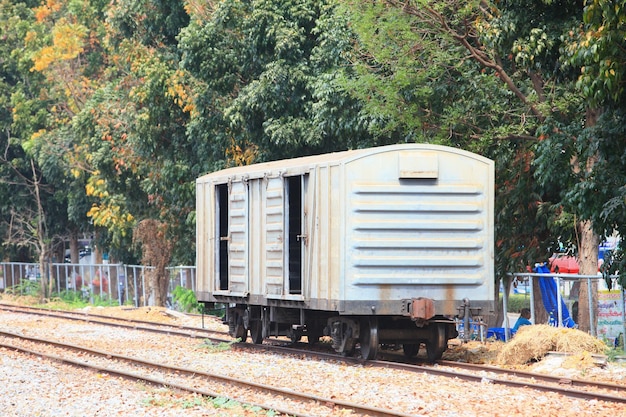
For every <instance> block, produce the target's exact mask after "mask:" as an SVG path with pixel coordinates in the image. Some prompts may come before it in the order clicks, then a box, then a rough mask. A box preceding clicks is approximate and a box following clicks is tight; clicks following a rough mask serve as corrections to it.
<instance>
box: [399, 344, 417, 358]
mask: <svg viewBox="0 0 626 417" xmlns="http://www.w3.org/2000/svg"><path fill="white" fill-rule="evenodd" d="M402 350H403V351H404V356H406V357H407V358H414V357H416V356H417V353H418V352H419V351H420V344H419V343H403V344H402Z"/></svg>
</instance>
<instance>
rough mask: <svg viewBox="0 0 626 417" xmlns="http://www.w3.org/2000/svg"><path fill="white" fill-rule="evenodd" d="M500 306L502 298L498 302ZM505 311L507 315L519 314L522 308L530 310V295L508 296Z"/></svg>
mask: <svg viewBox="0 0 626 417" xmlns="http://www.w3.org/2000/svg"><path fill="white" fill-rule="evenodd" d="M498 302H499V303H500V305H502V297H500V299H499V300H498ZM507 307H508V308H507V311H508V312H509V313H519V312H520V311H521V310H522V308H530V295H528V294H510V295H509V298H508V304H507Z"/></svg>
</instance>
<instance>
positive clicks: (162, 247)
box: [133, 219, 172, 306]
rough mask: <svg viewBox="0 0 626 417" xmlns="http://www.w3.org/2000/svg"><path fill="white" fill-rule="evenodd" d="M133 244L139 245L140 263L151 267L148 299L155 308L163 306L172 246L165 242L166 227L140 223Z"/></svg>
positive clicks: (150, 220) (151, 223) (155, 222)
mask: <svg viewBox="0 0 626 417" xmlns="http://www.w3.org/2000/svg"><path fill="white" fill-rule="evenodd" d="M133 242H134V243H135V244H140V245H141V251H142V257H141V263H142V265H145V266H152V267H154V269H152V270H150V271H149V275H150V292H151V293H150V297H151V299H152V301H153V303H154V305H157V306H165V305H166V302H167V292H168V288H169V283H170V279H169V274H168V272H167V269H166V268H167V267H168V266H169V263H170V259H171V254H172V244H171V242H169V241H168V240H167V236H166V225H165V224H163V223H161V222H159V221H157V220H153V219H145V220H142V221H140V222H139V223H138V224H137V226H136V227H135V230H134V234H133Z"/></svg>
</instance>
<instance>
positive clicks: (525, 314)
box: [513, 308, 532, 332]
mask: <svg viewBox="0 0 626 417" xmlns="http://www.w3.org/2000/svg"><path fill="white" fill-rule="evenodd" d="M529 324H532V323H531V322H530V309H529V308H523V309H522V311H520V315H519V318H518V319H517V321H516V322H515V326H513V332H516V331H518V330H519V328H520V327H521V326H527V325H529Z"/></svg>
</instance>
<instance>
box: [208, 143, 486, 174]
mask: <svg viewBox="0 0 626 417" xmlns="http://www.w3.org/2000/svg"><path fill="white" fill-rule="evenodd" d="M403 150H432V151H439V152H449V153H457V154H463V155H465V156H466V157H469V158H472V159H478V160H481V161H483V162H487V163H491V161H490V160H489V159H487V158H484V157H482V156H479V155H476V154H474V153H471V152H468V151H464V150H462V149H457V148H452V147H448V146H442V145H433V144H429V143H408V144H398V145H387V146H379V147H373V148H364V149H353V150H348V151H341V152H333V153H326V154H321V155H312V156H303V157H299V158H292V159H282V160H277V161H270V162H261V163H258V164H252V165H244V166H238V167H232V168H226V169H222V170H219V171H215V172H211V173H209V174H206V175H203V176H201V177H199V178H198V179H197V181H198V182H204V181H215V180H219V178H233V177H243V176H246V177H249V178H252V177H262V176H264V175H267V174H268V173H278V172H287V171H291V173H293V174H295V172H294V171H295V170H301V171H306V170H309V169H310V168H312V167H315V166H318V165H340V164H345V163H347V162H350V161H353V160H355V159H358V158H362V157H364V156H370V155H375V154H379V153H384V152H394V151H403Z"/></svg>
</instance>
